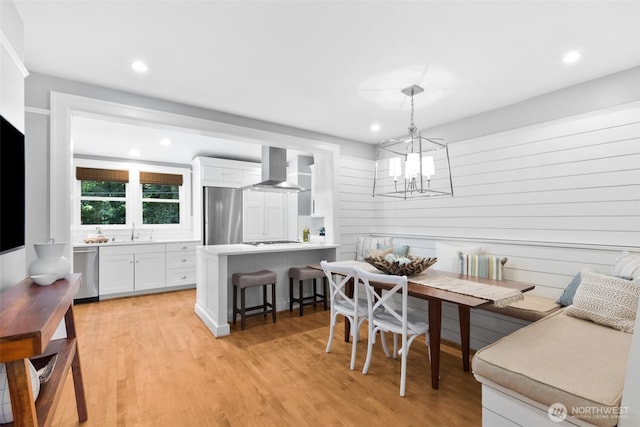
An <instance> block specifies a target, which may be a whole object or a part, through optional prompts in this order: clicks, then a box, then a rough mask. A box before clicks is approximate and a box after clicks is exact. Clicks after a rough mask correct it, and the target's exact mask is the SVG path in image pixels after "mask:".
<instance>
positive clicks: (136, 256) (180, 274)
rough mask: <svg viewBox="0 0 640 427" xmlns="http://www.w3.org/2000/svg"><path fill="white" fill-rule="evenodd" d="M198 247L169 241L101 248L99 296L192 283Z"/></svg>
mask: <svg viewBox="0 0 640 427" xmlns="http://www.w3.org/2000/svg"><path fill="white" fill-rule="evenodd" d="M199 244H200V242H171V243H151V244H132V245H118V246H115V245H114V246H102V247H100V252H99V261H98V262H99V272H98V275H99V292H100V295H112V294H121V293H130V292H136V291H144V290H152V289H161V288H165V287H173V286H183V285H190V284H195V283H196V246H197V245H199Z"/></svg>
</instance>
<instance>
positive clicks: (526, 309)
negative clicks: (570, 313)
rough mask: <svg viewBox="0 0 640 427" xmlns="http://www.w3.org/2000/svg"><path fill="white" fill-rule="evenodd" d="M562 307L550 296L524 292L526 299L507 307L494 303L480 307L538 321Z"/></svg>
mask: <svg viewBox="0 0 640 427" xmlns="http://www.w3.org/2000/svg"><path fill="white" fill-rule="evenodd" d="M561 308H562V306H561V305H560V304H558V303H557V302H556V301H555V300H552V299H550V298H544V297H539V296H536V295H529V294H527V293H525V294H524V299H523V300H521V301H518V302H514V303H512V304H509V305H507V306H506V307H501V308H497V307H494V306H493V304H486V306H482V307H479V309H481V310H486V311H491V312H493V313H498V314H503V315H505V316H510V317H515V318H517V319H522V320H528V321H530V322H536V321H538V320H540V319H544V318H545V317H547V316H549V315H550V314H553V313H555V312H557V311H559V310H560V309H561Z"/></svg>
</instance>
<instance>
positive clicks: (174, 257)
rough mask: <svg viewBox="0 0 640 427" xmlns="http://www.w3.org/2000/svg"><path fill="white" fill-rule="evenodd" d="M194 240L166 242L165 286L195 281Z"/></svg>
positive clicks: (187, 283) (195, 244)
mask: <svg viewBox="0 0 640 427" xmlns="http://www.w3.org/2000/svg"><path fill="white" fill-rule="evenodd" d="M199 244H200V243H199V242H198V243H196V242H178V243H167V255H166V262H167V286H181V285H189V284H192V283H196V246H197V245H199Z"/></svg>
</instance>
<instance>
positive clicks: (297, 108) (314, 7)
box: [14, 0, 640, 161]
mask: <svg viewBox="0 0 640 427" xmlns="http://www.w3.org/2000/svg"><path fill="white" fill-rule="evenodd" d="M14 2H15V4H16V7H17V9H18V12H19V13H20V15H21V17H22V19H23V21H24V25H25V63H26V66H27V68H28V70H29V71H31V72H39V73H44V74H49V75H54V76H59V77H63V78H68V79H72V80H77V81H82V82H88V83H92V84H96V85H101V86H106V87H110V88H114V89H119V90H124V91H127V92H132V93H137V94H142V95H148V96H153V97H157V98H162V99H167V100H171V101H176V102H180V103H184V104H189V105H194V106H199V107H204V108H209V109H212V110H217V111H222V112H227V113H232V114H237V115H240V116H245V117H250V118H255V119H260V120H265V121H269V122H274V123H279V124H283V125H288V126H292V127H297V128H301V129H307V130H312V131H316V132H320V133H324V134H329V135H335V136H339V137H342V138H347V139H352V140H356V141H362V142H367V143H375V142H376V141H379V140H380V139H383V138H390V137H396V136H399V135H401V134H402V133H404V132H405V131H406V128H407V125H408V121H409V113H408V102H407V101H408V98H407V97H406V96H405V95H403V94H401V93H400V90H401V89H402V88H404V87H406V86H409V85H411V84H414V83H415V84H420V85H421V86H423V87H424V88H425V93H423V94H421V95H417V96H416V98H415V105H416V113H415V121H416V124H417V125H418V127H420V128H423V129H424V128H429V127H432V126H435V125H439V124H442V123H446V122H449V121H453V120H456V119H460V118H463V117H467V116H470V115H474V114H478V113H481V112H483V111H488V110H492V109H495V108H499V107H503V106H506V105H509V104H512V103H514V102H518V101H521V100H524V99H528V98H531V97H534V96H537V95H540V94H543V93H547V92H550V91H553V90H556V89H560V88H563V87H567V86H571V85H574V84H578V83H581V82H584V81H588V80H591V79H594V78H598V77H601V76H604V75H607V74H611V73H614V72H616V71H621V70H625V69H629V68H632V67H634V66H638V65H640V43H638V40H640V24H639V23H640V2H638V1H611V0H609V1H544V2H541V1H510V2H506V1H494V2H482V1H422V2H421V1H410V2H399V1H388V2H385V1H342V2H325V1H289V2H276V1H258V2H249V1H206V0H201V1H193V2H184V1H169V0H165V1H97V0H93V1H89V0H84V1H80V0H76V1H66V2H65V1H56V0H49V1H33V0H14ZM573 49H575V50H579V51H580V52H581V53H582V59H581V61H579V62H578V63H576V64H573V65H566V64H564V63H563V62H562V56H563V55H564V54H565V53H566V52H567V51H569V50H573ZM134 59H142V60H144V61H145V62H146V63H147V64H148V66H149V71H148V72H147V73H146V74H137V73H135V72H133V71H132V70H131V68H130V63H131V62H132V60H134ZM374 122H376V123H379V124H380V126H381V130H380V131H379V132H377V133H375V132H372V131H371V130H370V126H371V124H372V123H374ZM103 131H104V132H106V130H104V129H103ZM91 132H93V135H94V136H95V135H97V132H95V131H91ZM104 132H103V133H104ZM94 141H95V139H94ZM208 143H211V141H208ZM77 144H81V142H80V141H76V145H77ZM91 145H92V146H93V147H96V148H95V149H96V150H97V149H98V148H99V149H100V150H106V147H105V146H103V144H102V143H99V144H95V143H92V144H91ZM104 145H106V146H107V147H114V148H118V145H119V144H113V143H112V144H104ZM174 145H175V144H174ZM188 145H189V146H191V144H188ZM227 145H228V144H227ZM120 148H121V149H123V147H120ZM107 154H108V153H107V152H105V153H101V154H100V155H107ZM112 156H115V154H114V155H112ZM115 157H120V156H115ZM172 158H173V159H176V157H172ZM161 161H162V160H161Z"/></svg>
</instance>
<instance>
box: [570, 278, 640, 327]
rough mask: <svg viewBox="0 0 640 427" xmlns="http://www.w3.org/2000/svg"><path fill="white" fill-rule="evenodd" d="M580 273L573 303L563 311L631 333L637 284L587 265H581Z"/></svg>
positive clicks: (638, 294)
mask: <svg viewBox="0 0 640 427" xmlns="http://www.w3.org/2000/svg"><path fill="white" fill-rule="evenodd" d="M580 275H581V277H582V281H581V282H580V286H578V289H577V290H576V294H575V295H574V297H573V304H572V305H570V306H569V307H567V308H565V314H566V315H568V316H573V317H578V318H580V319H586V320H591V321H592V322H595V323H598V324H600V325H603V326H609V327H611V328H614V329H617V330H619V331H622V332H628V333H633V327H634V323H635V320H636V311H637V309H638V299H640V284H639V283H638V282H637V281H629V280H625V279H619V278H617V277H613V276H607V275H606V274H599V273H595V272H593V271H591V270H590V269H588V268H584V269H582V271H581V272H580Z"/></svg>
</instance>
